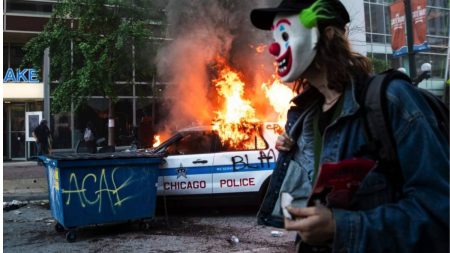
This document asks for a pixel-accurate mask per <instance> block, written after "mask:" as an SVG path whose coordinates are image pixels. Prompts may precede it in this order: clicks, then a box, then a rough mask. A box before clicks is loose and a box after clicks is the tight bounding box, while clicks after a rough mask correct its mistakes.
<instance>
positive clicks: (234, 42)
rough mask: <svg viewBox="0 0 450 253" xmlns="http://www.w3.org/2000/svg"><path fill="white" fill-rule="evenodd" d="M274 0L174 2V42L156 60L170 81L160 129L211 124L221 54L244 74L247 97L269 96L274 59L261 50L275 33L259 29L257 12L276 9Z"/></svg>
mask: <svg viewBox="0 0 450 253" xmlns="http://www.w3.org/2000/svg"><path fill="white" fill-rule="evenodd" d="M278 2H279V1H275V0H265V1H261V0H245V1H242V0H221V1H209V0H189V1H188V0H183V1H180V0H171V1H169V2H168V3H167V5H166V7H165V10H166V14H167V23H168V24H169V25H168V30H167V35H168V37H169V38H170V40H169V41H168V42H167V43H166V44H164V46H163V47H162V48H161V49H160V50H159V52H158V54H157V57H156V64H157V69H158V75H159V77H160V78H161V79H162V80H165V81H167V82H168V83H169V84H168V85H167V88H166V91H165V93H164V98H165V99H164V101H167V103H166V104H165V105H164V108H163V110H164V111H165V112H168V113H167V115H166V116H167V117H166V119H165V120H164V122H162V124H161V125H164V126H165V127H168V128H170V129H176V128H181V127H186V126H191V125H198V124H210V123H211V120H212V118H214V116H215V115H214V113H213V111H214V110H215V109H216V108H215V106H216V103H217V101H215V96H214V94H215V88H214V87H213V86H212V85H211V80H212V79H214V71H213V70H214V64H215V59H216V57H217V56H220V57H222V58H224V59H225V60H226V61H227V62H228V64H229V65H230V66H232V67H233V68H234V69H236V70H238V71H239V72H241V73H242V74H243V76H245V80H243V81H244V82H245V83H246V84H247V86H248V87H247V89H246V96H247V97H248V98H249V99H252V97H262V98H263V97H264V94H263V93H262V91H261V89H260V88H259V86H260V84H261V82H262V80H267V78H268V77H269V76H270V75H271V74H273V73H274V67H273V66H272V62H273V58H272V57H270V56H269V54H268V53H267V50H266V51H265V52H263V53H259V54H258V53H256V50H255V48H256V46H257V45H261V44H267V43H268V42H269V41H270V37H271V33H270V32H267V31H261V30H258V29H256V28H254V27H253V26H252V24H251V22H250V12H251V10H252V9H254V8H261V7H268V6H276V5H277V4H278Z"/></svg>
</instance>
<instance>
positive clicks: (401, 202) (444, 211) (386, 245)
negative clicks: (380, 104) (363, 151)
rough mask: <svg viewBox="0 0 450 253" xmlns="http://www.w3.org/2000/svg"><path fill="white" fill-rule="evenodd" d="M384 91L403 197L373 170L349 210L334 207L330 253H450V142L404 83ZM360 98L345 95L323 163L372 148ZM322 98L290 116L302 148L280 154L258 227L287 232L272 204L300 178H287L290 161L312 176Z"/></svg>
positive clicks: (304, 101) (350, 91) (311, 94)
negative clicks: (315, 123) (315, 121)
mask: <svg viewBox="0 0 450 253" xmlns="http://www.w3.org/2000/svg"><path fill="white" fill-rule="evenodd" d="M386 92H387V93H386V95H387V96H386V97H387V103H388V104H387V108H388V117H389V122H390V127H391V129H392V130H393V137H394V139H395V145H396V150H397V154H398V157H399V163H400V169H401V175H402V178H403V182H402V184H401V189H400V192H396V189H398V188H396V187H394V185H395V183H396V182H392V180H390V179H389V178H388V176H387V175H386V174H385V173H382V172H381V171H378V170H373V171H371V172H370V173H369V174H368V175H367V176H366V177H365V179H364V180H363V182H362V183H361V185H360V188H359V189H358V191H357V192H356V194H355V196H354V198H353V201H352V203H353V206H352V209H351V210H342V209H335V208H332V211H333V215H334V219H335V221H336V231H335V235H334V239H333V243H332V251H333V252H449V191H450V187H449V165H450V164H449V145H448V141H447V140H445V137H443V135H442V134H441V133H440V130H439V128H438V125H437V122H436V119H435V117H434V114H433V112H432V110H431V109H430V108H429V106H428V104H427V103H426V101H425V100H424V99H423V98H422V97H421V96H420V95H419V94H418V93H417V92H415V90H414V87H412V86H411V85H410V84H408V83H407V82H405V81H403V80H393V81H392V82H391V83H390V84H389V85H388V89H387V91H386ZM357 94H358V92H357V86H356V85H354V84H351V85H348V86H347V88H346V89H345V91H344V98H343V99H344V101H343V108H342V111H341V113H340V116H338V118H337V119H336V120H335V121H334V122H332V123H331V124H330V125H329V126H328V127H327V128H326V129H325V132H324V134H323V147H322V154H321V157H320V162H321V163H324V162H336V161H340V160H343V159H348V158H352V157H354V156H355V154H356V153H357V151H358V150H359V149H360V147H361V146H362V145H364V144H367V140H366V137H365V131H364V127H363V117H362V116H361V115H362V113H361V108H360V105H359V103H358V101H357V99H356V98H357ZM320 99H323V98H321V95H320V94H318V92H317V91H315V89H312V90H311V91H307V92H305V93H303V94H301V95H300V96H299V97H297V98H296V99H295V100H294V103H295V104H296V106H294V107H292V108H291V110H290V112H289V113H288V122H287V124H286V131H287V132H289V131H291V132H294V133H295V131H292V129H290V128H291V127H292V126H293V124H294V122H296V121H297V119H298V118H299V117H303V124H302V125H301V126H300V127H301V133H300V136H299V137H298V145H297V147H296V148H295V149H293V150H291V151H290V152H281V153H280V155H279V158H278V161H277V167H276V169H275V170H274V172H273V174H272V178H271V182H270V184H269V188H268V192H267V193H266V196H265V199H264V201H263V203H262V205H261V208H260V211H259V213H258V223H259V224H266V225H271V226H276V227H282V226H283V218H282V217H283V216H282V214H279V213H278V212H277V211H276V210H278V208H277V207H276V206H275V205H276V203H279V200H278V196H279V191H280V187H281V186H282V185H284V184H286V182H289V181H291V182H295V181H296V180H297V179H296V178H289V177H285V175H286V173H287V168H288V165H289V163H290V161H291V160H292V159H295V160H297V161H298V162H299V164H300V166H301V167H302V169H303V170H305V171H306V172H307V173H309V174H310V173H311V172H312V171H313V167H314V162H313V161H314V158H313V157H314V154H313V153H314V152H313V150H312V149H313V145H312V143H313V142H314V137H313V136H314V135H313V128H312V116H313V115H314V113H316V112H317V111H318V110H320V104H321V103H315V102H314V101H318V100H320ZM294 137H295V138H297V137H296V136H295V135H294ZM369 158H371V157H369ZM389 169H391V168H389ZM392 169H393V168H392ZM297 181H298V180H297ZM302 183H304V182H302Z"/></svg>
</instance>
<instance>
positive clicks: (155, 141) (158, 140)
mask: <svg viewBox="0 0 450 253" xmlns="http://www.w3.org/2000/svg"><path fill="white" fill-rule="evenodd" d="M159 144H161V136H160V135H155V137H154V139H153V147H154V148H156V147H158V146H159Z"/></svg>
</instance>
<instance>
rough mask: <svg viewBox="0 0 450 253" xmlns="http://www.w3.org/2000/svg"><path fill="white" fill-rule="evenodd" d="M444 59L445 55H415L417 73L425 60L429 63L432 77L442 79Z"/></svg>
mask: <svg viewBox="0 0 450 253" xmlns="http://www.w3.org/2000/svg"><path fill="white" fill-rule="evenodd" d="M446 59H447V57H446V55H434V54H418V55H416V67H417V73H420V66H422V64H423V63H426V62H427V63H430V64H431V76H432V77H433V78H441V79H443V78H444V75H445V61H446Z"/></svg>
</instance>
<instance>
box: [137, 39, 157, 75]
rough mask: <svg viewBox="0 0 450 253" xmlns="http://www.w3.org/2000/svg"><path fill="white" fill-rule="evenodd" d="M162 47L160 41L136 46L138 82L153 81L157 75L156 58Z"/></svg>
mask: <svg viewBox="0 0 450 253" xmlns="http://www.w3.org/2000/svg"><path fill="white" fill-rule="evenodd" d="M160 46H161V42H159V41H150V42H148V41H147V42H145V43H141V44H137V45H136V47H135V55H136V64H135V65H136V72H135V73H136V81H138V82H142V81H144V82H152V81H153V78H154V75H155V74H156V64H155V62H156V61H155V58H156V55H157V53H158V48H159V47H160Z"/></svg>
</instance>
